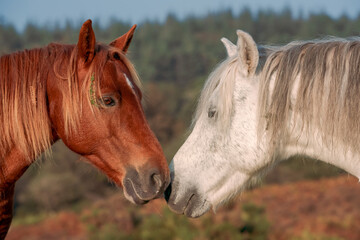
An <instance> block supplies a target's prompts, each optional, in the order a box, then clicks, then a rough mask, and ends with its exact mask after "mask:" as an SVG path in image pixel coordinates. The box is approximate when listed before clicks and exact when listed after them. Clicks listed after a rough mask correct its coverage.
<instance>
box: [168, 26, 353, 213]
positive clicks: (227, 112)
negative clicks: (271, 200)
mask: <svg viewBox="0 0 360 240" xmlns="http://www.w3.org/2000/svg"><path fill="white" fill-rule="evenodd" d="M237 35H238V42H237V45H234V44H232V43H231V42H230V41H229V40H227V39H225V38H223V39H222V41H223V43H224V45H225V47H226V49H227V53H228V57H227V59H226V60H224V61H223V62H222V63H221V64H220V65H219V66H218V67H217V68H216V69H215V70H214V71H213V73H211V74H210V76H209V78H208V80H207V82H206V84H205V86H204V89H203V90H202V94H201V97H200V101H199V104H198V107H197V112H196V116H195V119H194V124H193V129H192V132H191V134H190V136H189V137H188V139H187V140H186V141H185V143H184V144H183V145H182V147H181V148H180V149H179V151H178V152H177V153H176V155H175V157H174V159H173V161H172V162H171V164H170V169H171V176H172V185H171V186H170V187H169V188H168V190H167V191H166V193H165V197H166V199H167V201H168V205H169V207H170V208H171V209H172V210H173V211H175V212H177V213H180V214H185V215H186V216H189V217H198V216H201V215H202V214H204V213H205V212H207V211H208V210H209V209H210V208H214V209H216V208H217V207H218V206H219V205H220V204H222V203H224V202H226V201H228V200H229V199H230V198H231V197H233V196H235V195H237V194H238V193H240V192H241V191H242V190H244V189H245V188H246V187H247V186H249V184H251V183H252V182H254V180H255V181H256V179H258V178H259V177H260V176H262V175H263V174H264V173H265V172H266V171H265V170H268V169H271V166H274V165H275V164H276V163H278V162H279V161H281V160H286V159H288V158H289V157H291V156H294V155H305V156H307V157H311V158H314V159H319V160H322V161H324V162H327V163H331V164H333V165H335V166H337V167H339V168H342V169H344V170H345V171H347V172H349V173H350V174H352V175H354V176H356V177H360V165H359V163H360V159H359V146H360V41H359V39H352V40H344V39H328V40H321V41H318V40H316V41H309V42H294V43H290V44H288V45H286V46H284V47H279V48H274V49H272V50H271V54H270V55H269V57H268V58H267V60H266V62H265V66H264V67H263V69H262V70H260V71H259V72H260V73H257V72H256V68H257V66H258V60H259V53H258V50H257V47H256V44H255V42H254V40H253V39H252V37H251V36H250V35H249V34H247V33H245V32H243V31H240V30H238V31H237Z"/></svg>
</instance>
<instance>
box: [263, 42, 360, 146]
mask: <svg viewBox="0 0 360 240" xmlns="http://www.w3.org/2000/svg"><path fill="white" fill-rule="evenodd" d="M259 85H260V89H259V94H258V96H259V108H258V111H259V112H258V121H259V124H258V136H259V139H261V137H262V136H266V138H267V142H268V144H269V146H268V147H269V151H270V152H271V153H274V151H275V149H276V148H277V147H278V146H279V145H280V144H281V142H282V141H283V140H285V141H286V137H287V136H286V134H287V131H288V130H290V131H291V130H293V129H291V128H295V126H296V127H300V129H301V131H300V134H303V133H305V134H314V132H311V133H310V131H314V130H316V131H317V130H318V132H319V133H320V135H321V139H322V141H323V142H324V144H325V145H326V146H327V147H331V146H332V144H333V143H334V142H337V143H339V142H340V143H342V144H343V145H344V146H347V149H346V150H348V149H351V150H355V151H356V150H357V148H358V146H359V144H360V121H359V119H360V111H359V109H360V98H359V94H360V41H359V39H358V38H353V39H347V40H346V39H327V40H314V41H307V42H292V43H290V44H288V45H286V46H284V47H280V48H278V49H275V50H274V51H273V52H272V53H271V54H270V56H269V57H268V59H267V60H266V63H265V66H264V68H263V70H262V72H261V74H260V84H259ZM310 128H311V129H310ZM284 137H285V138H284Z"/></svg>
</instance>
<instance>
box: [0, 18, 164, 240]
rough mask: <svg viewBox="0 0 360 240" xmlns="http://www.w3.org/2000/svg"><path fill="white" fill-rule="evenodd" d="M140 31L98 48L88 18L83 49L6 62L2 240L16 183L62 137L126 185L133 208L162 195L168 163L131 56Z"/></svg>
mask: <svg viewBox="0 0 360 240" xmlns="http://www.w3.org/2000/svg"><path fill="white" fill-rule="evenodd" d="M135 27H136V25H134V26H133V27H132V28H131V29H130V30H129V31H128V32H127V33H126V34H124V35H123V36H121V37H119V38H118V39H116V40H114V41H113V42H112V43H110V45H105V44H100V43H96V40H95V34H94V31H93V29H92V22H91V20H87V21H86V22H85V23H84V24H83V25H82V27H81V30H80V34H79V41H78V43H77V44H76V45H62V44H50V45H48V46H47V47H44V48H40V49H32V50H25V51H22V52H17V53H13V54H10V55H5V56H2V57H1V58H0V122H1V126H0V239H3V238H5V236H6V233H7V231H8V228H9V226H10V223H11V219H12V205H13V195H14V186H15V182H16V181H17V180H18V179H19V178H20V177H21V175H22V174H23V173H24V172H25V171H26V169H27V168H28V167H29V166H30V165H31V163H33V162H34V161H35V159H36V158H37V157H38V156H39V155H40V154H41V153H42V152H44V151H46V150H47V149H48V148H49V147H50V146H51V144H53V143H54V142H56V141H57V140H58V139H61V140H62V141H63V142H64V143H65V144H66V146H68V147H69V148H70V149H71V150H72V151H74V152H76V153H78V154H80V155H82V156H83V157H84V159H86V160H87V161H89V162H90V163H92V164H93V165H95V166H96V167H97V168H99V169H100V170H102V171H103V172H104V173H105V174H106V175H107V176H108V177H109V178H110V179H111V180H112V181H114V182H115V183H116V184H117V185H119V186H121V187H123V189H124V195H125V197H126V198H127V199H128V200H130V201H131V202H133V203H136V204H144V203H146V202H148V201H149V200H152V199H154V198H158V197H160V196H162V194H163V191H164V189H165V188H166V187H167V185H168V183H169V178H170V177H169V170H168V167H167V162H166V159H165V157H164V154H163V151H162V149H161V146H160V144H159V142H158V140H157V138H156V137H155V135H154V134H153V132H152V131H151V130H150V128H149V125H148V123H147V121H146V119H145V116H144V111H143V109H142V106H141V98H142V95H141V91H140V89H139V87H138V86H139V83H140V82H139V79H138V76H137V74H136V72H135V69H134V67H133V65H132V64H131V63H130V61H129V60H128V59H127V57H126V56H125V54H126V52H127V49H128V47H129V44H130V42H131V39H132V37H133V33H134V30H135Z"/></svg>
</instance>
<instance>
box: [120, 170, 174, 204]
mask: <svg viewBox="0 0 360 240" xmlns="http://www.w3.org/2000/svg"><path fill="white" fill-rule="evenodd" d="M167 175H168V174H167V173H163V172H161V170H160V169H158V168H155V167H150V168H146V167H143V168H140V169H138V170H136V169H135V168H132V167H131V168H127V169H126V175H125V177H124V179H123V187H124V194H125V197H126V198H127V199H128V200H129V201H131V202H133V203H135V204H145V203H147V202H148V201H150V200H152V199H156V198H159V197H162V196H163V193H164V191H165V189H166V188H167V186H168V185H169V182H170V181H169V176H167Z"/></svg>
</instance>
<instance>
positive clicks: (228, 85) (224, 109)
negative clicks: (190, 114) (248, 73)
mask: <svg viewBox="0 0 360 240" xmlns="http://www.w3.org/2000/svg"><path fill="white" fill-rule="evenodd" d="M239 66H240V65H239V64H238V57H237V56H233V57H228V58H227V59H225V60H224V61H223V62H221V63H220V64H219V65H218V66H217V67H216V68H215V70H214V71H213V72H212V73H211V74H210V75H209V77H208V79H207V80H206V83H205V85H204V87H203V89H202V91H201V95H200V99H199V103H198V106H197V109H196V112H195V117H194V120H193V125H194V123H195V122H196V121H197V120H198V119H199V117H200V116H201V115H202V114H207V113H208V111H209V110H214V111H215V112H216V113H215V117H216V122H217V124H218V126H219V128H220V129H228V125H229V124H230V119H231V114H232V109H233V100H232V94H231V93H233V92H234V87H235V76H236V72H237V71H239V70H240V69H239Z"/></svg>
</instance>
